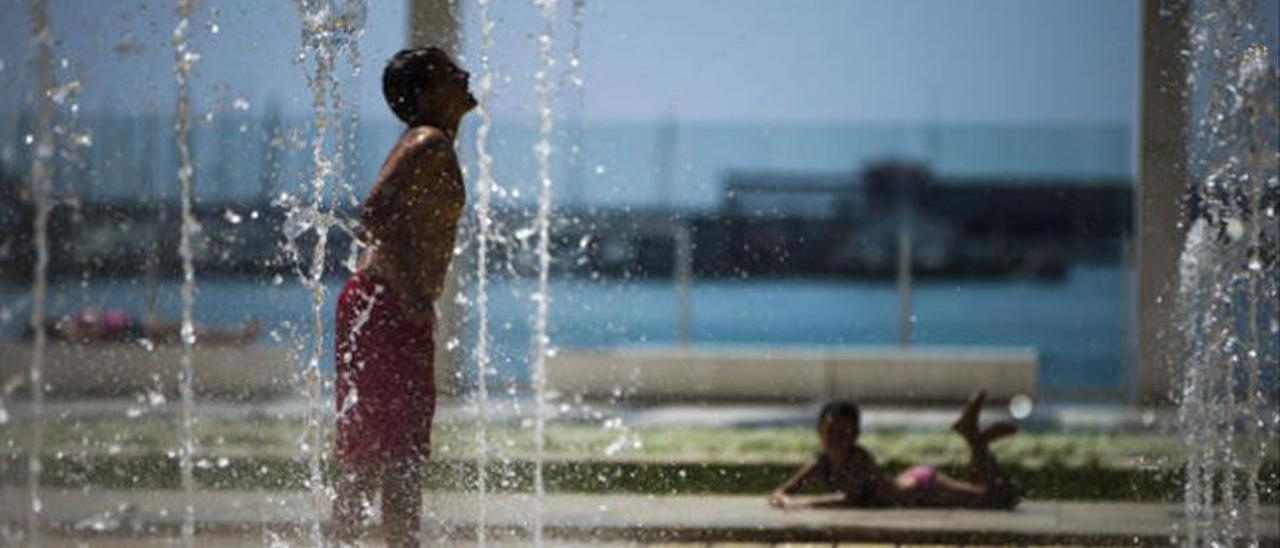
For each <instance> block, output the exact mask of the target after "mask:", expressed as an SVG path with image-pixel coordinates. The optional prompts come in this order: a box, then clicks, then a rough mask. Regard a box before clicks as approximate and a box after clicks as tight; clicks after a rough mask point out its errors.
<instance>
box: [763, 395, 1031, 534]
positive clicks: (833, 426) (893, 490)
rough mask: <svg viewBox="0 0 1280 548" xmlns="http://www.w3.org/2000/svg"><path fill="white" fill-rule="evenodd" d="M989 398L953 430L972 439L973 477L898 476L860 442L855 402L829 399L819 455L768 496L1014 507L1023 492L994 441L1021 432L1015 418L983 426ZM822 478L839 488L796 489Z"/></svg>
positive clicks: (780, 500) (920, 469) (781, 504)
mask: <svg viewBox="0 0 1280 548" xmlns="http://www.w3.org/2000/svg"><path fill="white" fill-rule="evenodd" d="M985 398H986V393H985V392H983V391H978V392H976V393H975V394H974V395H973V396H972V397H971V398H970V399H969V402H968V403H967V404H966V405H965V407H964V410H963V411H962V412H961V414H960V418H959V419H956V422H955V423H953V424H952V425H951V429H952V430H954V431H955V432H956V433H958V434H960V435H961V436H963V437H964V440H965V442H967V443H968V444H969V450H970V453H969V454H970V457H969V478H968V479H957V478H952V477H949V476H947V475H945V474H942V473H941V472H939V471H938V469H937V468H936V467H933V466H923V465H922V466H913V467H911V468H909V469H907V470H906V471H904V472H902V473H901V474H898V475H897V476H896V477H894V476H891V475H889V474H888V473H887V472H885V470H884V469H883V468H881V467H880V466H879V465H877V464H876V461H875V458H874V457H872V456H871V453H870V452H869V451H867V450H866V448H864V447H862V446H861V445H858V436H859V435H860V434H861V417H860V412H859V410H858V405H857V404H855V403H853V402H852V401H839V402H832V403H829V404H827V405H826V406H824V407H823V408H822V411H821V412H819V413H818V439H820V440H821V441H822V448H823V451H822V453H821V454H819V455H818V458H817V459H816V460H815V461H814V462H812V463H810V464H809V465H807V466H805V467H804V468H803V469H801V470H800V471H799V472H797V473H796V474H795V475H794V476H792V477H791V478H789V479H787V481H785V482H783V484H782V485H780V486H778V488H777V489H775V490H774V491H773V493H772V494H771V495H770V496H769V504H771V505H773V506H776V507H778V508H798V507H837V506H844V507H934V508H939V507H953V508H954V507H961V508H992V509H1011V508H1013V507H1014V506H1017V504H1018V501H1019V500H1021V496H1020V495H1019V494H1018V491H1017V489H1016V488H1014V486H1013V484H1012V483H1010V482H1009V479H1008V478H1006V477H1005V476H1004V474H1003V473H1002V472H1001V470H1000V466H999V465H998V464H997V463H996V459H995V457H994V456H993V455H992V454H991V450H990V449H989V446H990V444H991V443H992V442H994V441H996V440H998V439H1001V438H1003V437H1005V436H1009V435H1011V434H1014V433H1015V432H1017V431H1018V427H1017V426H1015V425H1014V424H1013V423H1010V422H1003V421H1002V422H997V423H995V424H992V425H991V426H988V427H987V428H986V429H985V430H979V428H978V414H979V413H980V412H981V411H982V402H983V400H984V399H985ZM815 480H820V481H822V482H824V483H825V484H826V486H827V487H828V488H830V489H831V490H833V491H835V492H834V493H830V494H826V495H816V496H797V495H795V494H794V493H795V492H796V491H798V490H799V489H801V488H803V487H804V486H806V485H809V484H811V483H813V482H814V481H815Z"/></svg>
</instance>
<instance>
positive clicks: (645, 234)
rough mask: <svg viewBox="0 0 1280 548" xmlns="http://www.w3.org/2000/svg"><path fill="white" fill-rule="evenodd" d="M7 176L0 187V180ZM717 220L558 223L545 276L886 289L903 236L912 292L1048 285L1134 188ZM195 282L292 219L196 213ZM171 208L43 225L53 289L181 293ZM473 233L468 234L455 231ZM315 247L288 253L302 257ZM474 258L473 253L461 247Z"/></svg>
mask: <svg viewBox="0 0 1280 548" xmlns="http://www.w3.org/2000/svg"><path fill="white" fill-rule="evenodd" d="M0 176H2V175H0ZM721 183H722V185H721V186H722V199H721V203H720V205H719V207H718V208H714V209H699V210H680V209H674V208H667V207H644V208H641V207H608V208H604V207H585V206H581V207H565V208H560V209H558V210H557V211H556V212H555V221H554V226H553V229H552V232H553V235H552V238H553V255H554V260H553V269H554V271H555V273H556V274H557V275H562V276H580V277H606V278H628V277H669V276H672V275H673V273H674V272H676V270H677V266H676V256H677V255H678V254H679V252H678V249H677V245H676V242H677V240H678V239H679V238H680V237H681V234H687V238H688V242H689V245H690V249H691V251H692V252H691V254H690V255H691V256H690V258H691V265H690V269H691V275H692V276H693V277H695V278H734V277H740V278H748V277H864V278H890V277H892V276H893V275H894V274H895V272H896V269H897V265H898V258H897V254H898V236H899V231H900V230H903V227H904V226H905V227H908V228H909V230H910V231H911V233H912V234H913V241H914V242H915V245H914V246H913V248H912V251H911V255H912V257H911V259H912V260H911V264H912V265H913V266H912V269H913V271H914V275H915V276H917V277H948V276H950V277H956V276H976V277H986V276H1029V277H1038V278H1049V279H1052V278H1055V277H1057V276H1061V275H1062V274H1063V273H1064V272H1065V271H1066V270H1067V269H1068V268H1069V267H1070V266H1071V265H1072V264H1074V263H1079V262H1090V263H1115V262H1119V261H1121V260H1122V259H1123V255H1124V253H1125V249H1126V245H1127V241H1128V239H1129V236H1130V234H1131V232H1132V200H1133V198H1132V186H1131V182H1130V181H1128V180H1122V179H1097V180H1077V179H1056V180H1055V179H1045V178H1009V177H1002V178H979V177H970V178H964V179H955V178H935V177H934V176H933V175H931V174H930V173H929V172H928V171H927V170H926V169H925V168H923V167H922V166H918V165H913V164H905V163H893V162H889V163H880V164H874V165H871V166H869V167H867V168H866V169H863V170H860V171H852V170H851V171H848V172H843V173H841V172H836V173H794V172H754V171H732V172H729V173H727V174H725V175H724V177H723V179H722V181H721ZM20 188H21V185H19V184H18V182H17V181H16V180H15V179H8V180H5V181H4V182H3V185H0V233H2V234H3V235H2V236H0V277H3V278H7V279H11V280H20V279H24V278H25V277H26V276H28V275H29V273H30V271H31V269H30V262H31V260H32V256H31V251H30V249H31V245H30V226H31V221H30V219H31V217H30V215H31V208H30V204H29V203H28V202H27V201H26V199H25V197H24V196H23V195H22V194H21V192H20ZM195 214H196V217H197V219H198V220H199V224H200V232H199V236H198V238H197V242H196V250H195V253H196V267H197V271H198V272H200V273H201V275H202V276H215V277H217V276H229V277H256V276H261V277H267V278H269V277H273V276H275V275H277V274H288V273H289V272H291V271H292V268H293V265H294V262H293V259H291V258H290V256H289V255H288V254H287V253H286V252H285V247H284V245H283V244H284V241H285V238H284V232H283V227H285V226H286V224H287V221H288V211H287V210H286V209H285V208H284V207H282V206H281V205H279V204H273V203H272V202H271V201H270V200H268V199H265V198H263V199H257V200H243V199H242V200H236V201H228V202H225V203H224V202H218V201H211V200H206V201H202V202H198V203H197V204H195ZM494 214H495V224H496V226H497V227H498V233H499V234H502V235H504V237H503V238H500V239H499V240H498V241H497V242H495V245H494V249H493V250H492V251H491V257H492V258H493V260H496V261H497V264H500V265H509V266H507V267H505V268H504V269H500V270H499V272H503V271H505V272H507V273H508V274H509V275H527V274H530V273H532V272H533V271H534V269H535V268H536V261H535V258H534V256H533V250H532V246H531V243H532V240H531V238H530V236H532V231H531V230H529V229H528V227H530V226H532V218H533V210H532V207H506V208H498V209H496V210H495V212H494ZM333 216H334V218H335V219H336V220H337V222H336V223H335V224H334V226H333V228H331V230H330V232H329V249H328V253H327V257H328V260H329V264H328V265H327V266H328V268H327V272H329V273H330V274H331V275H339V274H341V273H342V272H344V264H349V263H348V262H349V261H351V260H352V257H353V256H354V255H353V250H354V247H353V245H352V234H353V230H354V228H355V226H356V224H355V222H356V219H358V211H357V209H356V208H355V207H354V206H352V205H350V204H349V203H348V202H347V201H343V202H342V204H341V205H339V206H337V207H336V209H335V210H334V211H333ZM179 217H180V216H179V215H178V212H177V209H176V204H172V203H167V202H161V201H139V200H124V199H115V200H98V201H88V200H85V201H79V202H64V203H62V204H59V205H58V206H57V207H55V208H54V210H53V213H52V216H51V219H50V225H49V230H50V241H51V242H54V246H55V248H54V250H53V253H52V254H51V257H52V262H51V264H50V268H49V271H50V274H51V275H52V276H54V277H56V278H67V277H84V276H89V277H95V278H96V277H121V278H123V277H134V276H139V275H152V276H159V277H165V278H168V277H176V276H177V275H178V273H179V263H180V261H179V258H178V257H177V253H176V250H177V247H178V246H177V239H178V235H179V229H178V228H179V227H178V225H179ZM473 226H475V223H474V219H467V220H466V221H464V227H463V230H464V231H470V230H471V227H473ZM312 238H314V232H305V233H303V234H302V235H301V236H299V238H298V241H297V243H298V248H299V249H303V250H306V249H310V247H311V246H310V244H311V242H313V241H314V240H313V239H312ZM459 241H460V242H462V243H463V246H464V247H463V248H462V249H461V251H462V252H464V253H465V252H469V251H470V247H468V246H467V243H468V242H469V240H468V238H466V237H465V235H464V237H462V238H460V239H459Z"/></svg>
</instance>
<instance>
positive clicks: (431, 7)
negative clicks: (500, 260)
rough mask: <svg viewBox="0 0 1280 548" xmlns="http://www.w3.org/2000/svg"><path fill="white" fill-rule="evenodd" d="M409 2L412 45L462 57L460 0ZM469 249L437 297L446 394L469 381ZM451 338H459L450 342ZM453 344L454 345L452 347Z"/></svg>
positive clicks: (462, 237) (440, 375)
mask: <svg viewBox="0 0 1280 548" xmlns="http://www.w3.org/2000/svg"><path fill="white" fill-rule="evenodd" d="M407 1H408V3H409V43H408V44H407V45H409V46H436V47H439V48H441V49H444V50H445V51H447V52H449V55H450V56H451V57H453V58H454V60H457V59H458V56H459V54H460V53H461V51H462V47H461V45H462V27H461V24H460V22H461V9H460V8H459V7H458V3H457V0H407ZM467 225H468V223H465V222H464V223H463V226H460V227H459V229H458V242H459V244H461V243H462V242H465V241H466V239H467V238H470V237H472V236H473V234H472V233H471V231H470V230H467ZM467 255H468V254H466V253H464V254H462V255H461V256H458V257H454V259H453V266H452V267H451V268H450V269H449V274H448V277H447V278H446V279H445V288H444V294H443V295H441V296H440V298H438V299H436V303H435V305H436V330H435V337H434V338H435V342H436V353H435V367H436V389H437V390H438V391H439V393H440V395H441V396H442V397H456V396H459V395H461V394H462V391H463V389H464V387H465V385H466V383H465V376H464V375H461V374H460V373H461V372H462V370H463V368H464V367H465V366H466V358H467V352H466V351H467V348H468V347H467V345H465V344H460V342H461V341H465V340H466V333H467V330H466V320H467V310H466V309H465V308H464V307H461V306H458V304H457V296H458V293H459V292H460V291H462V285H463V284H462V283H461V282H462V280H463V279H464V278H465V276H464V275H463V273H464V272H466V271H467V269H468V268H470V267H471V264H470V261H468V260H467ZM450 341H455V342H454V344H450ZM450 346H452V348H450Z"/></svg>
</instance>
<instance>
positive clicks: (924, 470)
mask: <svg viewBox="0 0 1280 548" xmlns="http://www.w3.org/2000/svg"><path fill="white" fill-rule="evenodd" d="M898 477H899V478H911V483H912V484H913V485H915V486H916V487H917V488H924V487H929V486H931V485H933V482H934V481H936V480H937V479H938V468H937V467H936V466H927V465H919V466H912V467H911V468H908V469H906V470H904V471H903V472H902V473H901V474H898Z"/></svg>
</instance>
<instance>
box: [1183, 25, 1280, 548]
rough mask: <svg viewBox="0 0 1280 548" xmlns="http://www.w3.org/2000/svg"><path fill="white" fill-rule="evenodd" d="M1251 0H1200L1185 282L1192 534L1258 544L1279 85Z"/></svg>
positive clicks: (1271, 377)
mask: <svg viewBox="0 0 1280 548" xmlns="http://www.w3.org/2000/svg"><path fill="white" fill-rule="evenodd" d="M1254 8H1255V6H1253V5H1252V4H1251V3H1249V2H1243V1H1239V0H1226V1H1203V2H1199V3H1197V4H1196V5H1195V6H1194V10H1193V19H1192V25H1191V29H1190V30H1191V44H1192V46H1193V48H1194V51H1193V52H1192V68H1191V74H1190V78H1189V88H1190V89H1189V92H1190V93H1191V96H1192V98H1193V100H1196V99H1199V100H1201V101H1203V105H1202V106H1201V107H1200V108H1199V109H1197V114H1198V116H1197V118H1196V120H1195V126H1194V132H1193V133H1192V140H1191V143H1190V147H1189V152H1190V156H1191V172H1192V180H1193V185H1192V188H1191V191H1190V193H1189V196H1188V197H1189V203H1188V206H1189V209H1190V213H1191V215H1190V218H1191V219H1192V221H1191V224H1190V227H1189V230H1188V234H1187V239H1186V243H1185V246H1184V249H1183V252H1182V256H1181V258H1180V265H1179V275H1180V284H1179V293H1178V299H1179V302H1178V306H1179V317H1180V318H1181V320H1180V325H1179V328H1180V331H1181V333H1182V335H1183V341H1184V344H1185V345H1186V352H1185V353H1184V355H1186V356H1187V359H1186V362H1185V363H1183V364H1182V366H1183V376H1182V385H1181V392H1180V394H1178V395H1177V396H1178V397H1177V401H1178V402H1179V421H1180V425H1181V428H1182V432H1183V436H1184V441H1185V443H1186V445H1187V454H1188V460H1187V464H1186V485H1185V493H1184V494H1185V504H1186V513H1187V524H1186V526H1187V527H1186V531H1184V534H1185V539H1184V540H1185V542H1186V544H1187V545H1190V546H1206V545H1213V546H1226V545H1232V544H1236V543H1239V542H1242V541H1243V542H1244V543H1247V544H1248V545H1251V546H1256V545H1258V541H1259V539H1258V534H1257V527H1256V523H1255V519H1256V514H1257V511H1258V509H1259V507H1260V504H1261V503H1260V498H1261V497H1260V495H1261V494H1260V492H1259V490H1260V481H1259V480H1260V478H1259V474H1260V471H1261V466H1262V463H1263V461H1264V460H1265V459H1266V458H1268V454H1267V453H1268V450H1269V447H1274V445H1275V438H1276V428H1277V426H1280V425H1277V424H1276V422H1277V421H1276V420H1275V418H1274V414H1272V415H1271V416H1270V417H1269V416H1268V409H1271V410H1273V411H1274V409H1275V406H1276V404H1277V401H1276V400H1275V398H1274V397H1273V396H1268V394H1274V393H1275V388H1276V386H1275V385H1276V382H1277V378H1276V377H1277V374H1276V373H1277V371H1276V369H1277V360H1278V359H1280V356H1277V350H1276V349H1277V342H1280V336H1278V335H1277V333H1276V331H1277V330H1276V329H1275V326H1276V322H1277V318H1280V313H1278V307H1280V292H1278V291H1277V281H1278V280H1280V275H1278V274H1277V270H1278V267H1277V249H1280V237H1278V236H1280V234H1278V231H1280V229H1278V227H1277V219H1276V208H1277V205H1280V204H1278V203H1280V180H1278V177H1280V175H1278V174H1277V170H1278V168H1280V138H1278V137H1280V134H1278V132H1280V125H1277V119H1278V116H1280V112H1277V108H1276V104H1277V100H1280V95H1278V94H1277V72H1276V69H1275V67H1274V66H1273V64H1272V53H1271V52H1269V51H1268V50H1267V48H1266V47H1265V46H1263V45H1261V44H1263V43H1265V39H1262V37H1261V35H1260V32H1259V28H1258V27H1257V26H1256V23H1255V21H1258V20H1259V19H1258V18H1257V17H1256V10H1255V9H1254ZM1270 456H1271V457H1274V455H1270Z"/></svg>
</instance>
